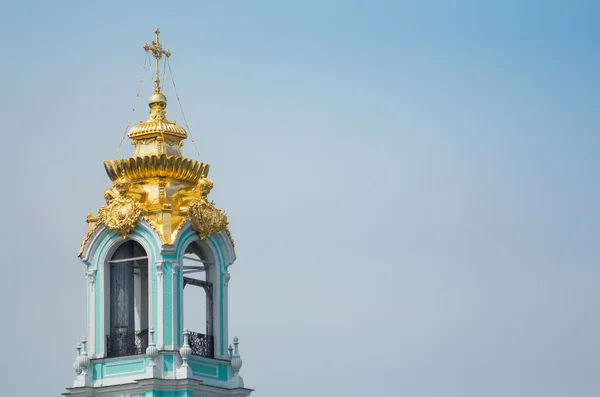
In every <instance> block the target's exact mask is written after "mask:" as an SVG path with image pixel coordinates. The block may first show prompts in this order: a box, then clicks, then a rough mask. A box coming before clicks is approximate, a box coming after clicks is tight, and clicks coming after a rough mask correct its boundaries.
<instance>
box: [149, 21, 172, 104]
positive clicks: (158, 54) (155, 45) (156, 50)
mask: <svg viewBox="0 0 600 397" xmlns="http://www.w3.org/2000/svg"><path fill="white" fill-rule="evenodd" d="M154 34H155V35H156V40H154V41H153V42H152V45H151V46H149V45H148V44H144V50H146V51H150V52H152V56H153V57H154V59H155V60H156V78H155V79H154V92H155V93H156V94H158V93H159V92H160V79H159V77H158V76H159V65H158V64H159V61H160V59H161V58H162V56H163V55H164V56H166V57H167V58H168V57H170V56H171V51H169V50H166V51H164V50H163V48H162V44H161V43H160V38H159V35H160V30H158V28H156V30H155V31H154Z"/></svg>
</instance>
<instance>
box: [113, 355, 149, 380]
mask: <svg viewBox="0 0 600 397" xmlns="http://www.w3.org/2000/svg"><path fill="white" fill-rule="evenodd" d="M145 372H146V360H145V359H144V358H141V359H137V360H128V361H117V362H105V363H104V377H105V378H115V377H120V376H128V375H135V374H143V373H145Z"/></svg>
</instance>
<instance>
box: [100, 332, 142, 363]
mask: <svg viewBox="0 0 600 397" xmlns="http://www.w3.org/2000/svg"><path fill="white" fill-rule="evenodd" d="M147 347H148V330H147V329H145V330H143V331H139V332H135V331H134V332H119V331H115V332H114V333H113V334H111V335H106V356H107V357H122V356H132V355H134V354H144V353H146V348H147Z"/></svg>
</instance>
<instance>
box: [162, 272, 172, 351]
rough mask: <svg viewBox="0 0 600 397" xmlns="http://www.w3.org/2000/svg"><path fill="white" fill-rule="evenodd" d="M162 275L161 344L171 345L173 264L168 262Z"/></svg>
mask: <svg viewBox="0 0 600 397" xmlns="http://www.w3.org/2000/svg"><path fill="white" fill-rule="evenodd" d="M168 263H169V266H165V269H164V274H163V343H164V344H165V346H169V345H171V344H172V343H173V271H172V270H171V269H172V268H173V262H168Z"/></svg>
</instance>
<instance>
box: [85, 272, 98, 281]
mask: <svg viewBox="0 0 600 397" xmlns="http://www.w3.org/2000/svg"><path fill="white" fill-rule="evenodd" d="M85 278H86V279H87V281H89V283H90V284H92V285H94V283H95V282H96V270H95V269H88V270H87V271H86V272H85Z"/></svg>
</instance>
